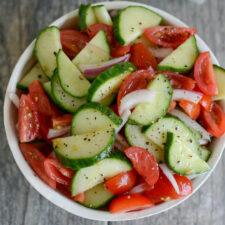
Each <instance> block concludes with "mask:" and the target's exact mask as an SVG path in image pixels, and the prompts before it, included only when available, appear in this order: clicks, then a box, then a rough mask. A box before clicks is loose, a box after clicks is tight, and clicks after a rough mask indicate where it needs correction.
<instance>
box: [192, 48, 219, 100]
mask: <svg viewBox="0 0 225 225" xmlns="http://www.w3.org/2000/svg"><path fill="white" fill-rule="evenodd" d="M194 78H195V80H196V82H197V85H198V87H199V89H200V90H201V91H202V92H203V93H204V94H206V95H209V96H214V95H218V88H217V84H216V77H215V73H214V70H213V66H212V62H211V59H210V53H209V52H203V53H201V54H200V55H199V56H198V58H197V60H196V62H195V67H194Z"/></svg>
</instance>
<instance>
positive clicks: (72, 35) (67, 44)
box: [60, 30, 89, 59]
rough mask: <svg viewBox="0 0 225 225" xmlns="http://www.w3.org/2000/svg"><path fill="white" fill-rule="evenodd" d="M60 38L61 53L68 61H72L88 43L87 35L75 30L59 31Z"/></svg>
mask: <svg viewBox="0 0 225 225" xmlns="http://www.w3.org/2000/svg"><path fill="white" fill-rule="evenodd" d="M60 38H61V43H62V47H63V51H64V52H65V53H66V55H67V56H68V57H69V58H70V59H73V58H74V57H75V56H76V55H77V54H78V53H79V52H80V50H81V49H82V48H84V47H85V45H86V43H87V42H88V41H89V38H88V36H87V35H85V34H83V33H81V32H80V31H77V30H61V31H60Z"/></svg>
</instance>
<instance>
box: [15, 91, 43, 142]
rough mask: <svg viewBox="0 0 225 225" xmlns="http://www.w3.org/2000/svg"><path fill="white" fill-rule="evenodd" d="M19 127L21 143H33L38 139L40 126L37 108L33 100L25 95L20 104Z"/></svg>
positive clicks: (22, 96)
mask: <svg viewBox="0 0 225 225" xmlns="http://www.w3.org/2000/svg"><path fill="white" fill-rule="evenodd" d="M18 126H19V139H20V142H21V143H24V142H30V141H33V140H35V139H36V138H37V137H38V133H39V127H40V124H39V119H38V112H37V108H36V106H35V104H34V102H33V101H32V99H31V98H30V97H29V96H27V95H24V94H22V95H21V97H20V102H19V112H18Z"/></svg>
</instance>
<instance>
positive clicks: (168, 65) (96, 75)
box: [17, 5, 225, 213]
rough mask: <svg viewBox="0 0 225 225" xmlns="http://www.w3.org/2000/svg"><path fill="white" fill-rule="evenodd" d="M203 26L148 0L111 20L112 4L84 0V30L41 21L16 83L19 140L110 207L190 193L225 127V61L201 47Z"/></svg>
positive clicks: (50, 180) (84, 195) (77, 197)
mask: <svg viewBox="0 0 225 225" xmlns="http://www.w3.org/2000/svg"><path fill="white" fill-rule="evenodd" d="M196 32H197V31H196V29H195V28H184V27H174V26H164V25H163V18H162V17H161V16H160V15H158V14H157V13H155V12H153V11H152V10H149V9H147V8H145V7H142V6H129V7H127V8H124V9H122V10H120V11H119V12H118V14H117V15H116V16H115V17H114V18H113V20H112V18H111V17H110V13H109V12H108V10H107V8H106V7H105V6H104V5H96V6H92V5H81V6H80V8H79V16H78V30H76V29H67V30H60V29H58V28H57V27H47V28H45V29H44V30H43V31H41V32H40V34H39V35H38V37H37V40H36V43H35V51H34V54H35V57H36V59H37V63H36V64H35V65H34V66H33V68H31V69H30V71H29V72H28V73H27V74H26V75H25V76H24V78H22V79H21V81H19V82H18V84H17V87H18V88H19V89H22V90H23V91H24V93H23V94H22V95H21V96H20V101H19V111H18V132H19V142H20V144H19V147H20V149H21V152H22V154H23V155H24V158H25V159H26V160H27V162H28V164H29V165H30V166H31V167H32V169H33V170H34V171H35V172H36V173H37V175H38V176H39V177H40V178H41V179H42V180H43V181H44V182H45V183H46V184H48V185H49V186H51V187H52V188H54V189H56V190H58V191H59V192H61V193H63V194H64V195H65V196H67V197H69V198H70V199H72V200H74V201H77V202H79V203H80V204H82V205H84V206H86V207H90V208H101V207H105V206H108V208H109V211H110V212H111V213H117V212H128V211H131V210H132V211H133V210H141V209H145V208H150V207H153V206H154V204H158V203H160V202H162V201H168V200H170V199H179V198H181V197H184V196H187V195H189V194H191V193H192V191H193V187H192V183H191V180H189V179H188V176H186V175H190V174H201V173H204V172H207V171H209V170H210V166H209V164H208V163H207V161H208V160H209V161H210V155H211V151H210V150H209V149H210V147H209V146H207V143H208V142H209V141H210V137H211V136H215V137H221V136H222V135H223V134H224V133H225V114H224V111H223V109H222V108H221V106H220V105H219V103H217V102H216V100H221V99H225V92H224V88H223V87H224V84H225V70H224V69H223V68H221V67H219V66H216V65H212V63H211V60H210V53H209V52H203V53H199V50H198V46H197V43H196V39H195V36H194V35H195V34H196ZM143 37H144V39H145V41H144V42H142V41H140V40H142V39H143ZM137 39H138V40H139V41H138V42H137ZM153 48H154V51H151V49H153ZM166 48H172V49H173V51H172V52H170V53H169V54H166V55H165V54H164V55H163V54H162V49H166ZM157 51H158V53H157V54H156V52H157ZM159 55H160V57H158V56H159ZM180 73H185V74H180ZM178 93H179V95H180V96H178ZM149 98H151V99H149ZM175 108H176V110H174V109H175ZM173 110H174V111H176V115H177V116H174V113H173ZM169 113H171V114H172V115H169ZM177 113H178V114H177ZM184 115H185V116H184ZM123 128H124V129H123ZM118 136H119V137H120V142H119V141H118V140H119V138H118ZM121 139H122V142H121ZM121 143H125V146H130V147H128V148H127V147H124V146H121V148H120V149H124V151H123V152H121V151H117V150H116V147H114V146H118V144H119V145H121ZM46 149H48V150H46Z"/></svg>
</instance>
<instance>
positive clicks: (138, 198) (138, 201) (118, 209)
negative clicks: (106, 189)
mask: <svg viewBox="0 0 225 225" xmlns="http://www.w3.org/2000/svg"><path fill="white" fill-rule="evenodd" d="M152 206H154V203H153V202H152V201H151V200H149V199H148V198H147V197H145V196H144V195H140V194H126V195H121V196H118V197H116V198H114V199H113V200H112V201H111V202H110V204H109V211H110V212H111V213H124V212H130V211H137V210H141V209H147V208H150V207H152Z"/></svg>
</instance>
